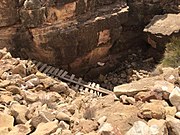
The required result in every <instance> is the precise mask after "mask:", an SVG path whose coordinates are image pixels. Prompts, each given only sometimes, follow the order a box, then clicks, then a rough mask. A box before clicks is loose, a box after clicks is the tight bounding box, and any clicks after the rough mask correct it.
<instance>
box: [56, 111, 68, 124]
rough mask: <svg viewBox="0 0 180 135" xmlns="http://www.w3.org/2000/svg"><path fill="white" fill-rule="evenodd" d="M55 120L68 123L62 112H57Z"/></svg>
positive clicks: (66, 116)
mask: <svg viewBox="0 0 180 135" xmlns="http://www.w3.org/2000/svg"><path fill="white" fill-rule="evenodd" d="M56 118H57V119H58V120H63V121H68V122H69V121H70V117H69V116H68V115H67V114H65V113H63V112H59V113H58V114H57V115H56Z"/></svg>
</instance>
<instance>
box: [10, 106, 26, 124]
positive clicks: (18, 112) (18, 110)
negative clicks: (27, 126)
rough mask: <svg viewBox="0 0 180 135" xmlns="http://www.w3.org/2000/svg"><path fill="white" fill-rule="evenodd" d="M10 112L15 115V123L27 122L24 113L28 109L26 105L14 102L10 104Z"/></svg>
mask: <svg viewBox="0 0 180 135" xmlns="http://www.w3.org/2000/svg"><path fill="white" fill-rule="evenodd" d="M10 110H11V114H12V115H13V116H14V117H15V119H16V123H18V124H24V123H26V122H27V119H26V113H27V111H28V108H27V106H25V105H20V104H18V103H14V104H12V105H11V108H10Z"/></svg>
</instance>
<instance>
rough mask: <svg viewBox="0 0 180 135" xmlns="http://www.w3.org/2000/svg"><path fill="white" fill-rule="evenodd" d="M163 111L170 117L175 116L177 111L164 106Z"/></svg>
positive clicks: (174, 108)
mask: <svg viewBox="0 0 180 135" xmlns="http://www.w3.org/2000/svg"><path fill="white" fill-rule="evenodd" d="M165 110H166V115H170V116H175V114H176V112H177V109H176V107H175V106H173V107H170V106H166V107H165Z"/></svg>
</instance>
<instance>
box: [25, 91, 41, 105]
mask: <svg viewBox="0 0 180 135" xmlns="http://www.w3.org/2000/svg"><path fill="white" fill-rule="evenodd" d="M23 97H24V99H25V100H26V101H27V102H36V101H38V99H39V96H38V95H37V94H35V93H33V92H31V91H24V92H23Z"/></svg>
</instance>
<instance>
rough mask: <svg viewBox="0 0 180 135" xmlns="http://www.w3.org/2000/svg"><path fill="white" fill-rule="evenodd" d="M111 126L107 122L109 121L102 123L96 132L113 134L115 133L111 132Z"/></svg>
mask: <svg viewBox="0 0 180 135" xmlns="http://www.w3.org/2000/svg"><path fill="white" fill-rule="evenodd" d="M113 129H114V128H113V126H112V125H111V124H109V123H104V124H103V125H102V126H101V127H100V129H99V131H98V133H99V134H100V135H115V133H114V132H113Z"/></svg>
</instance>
